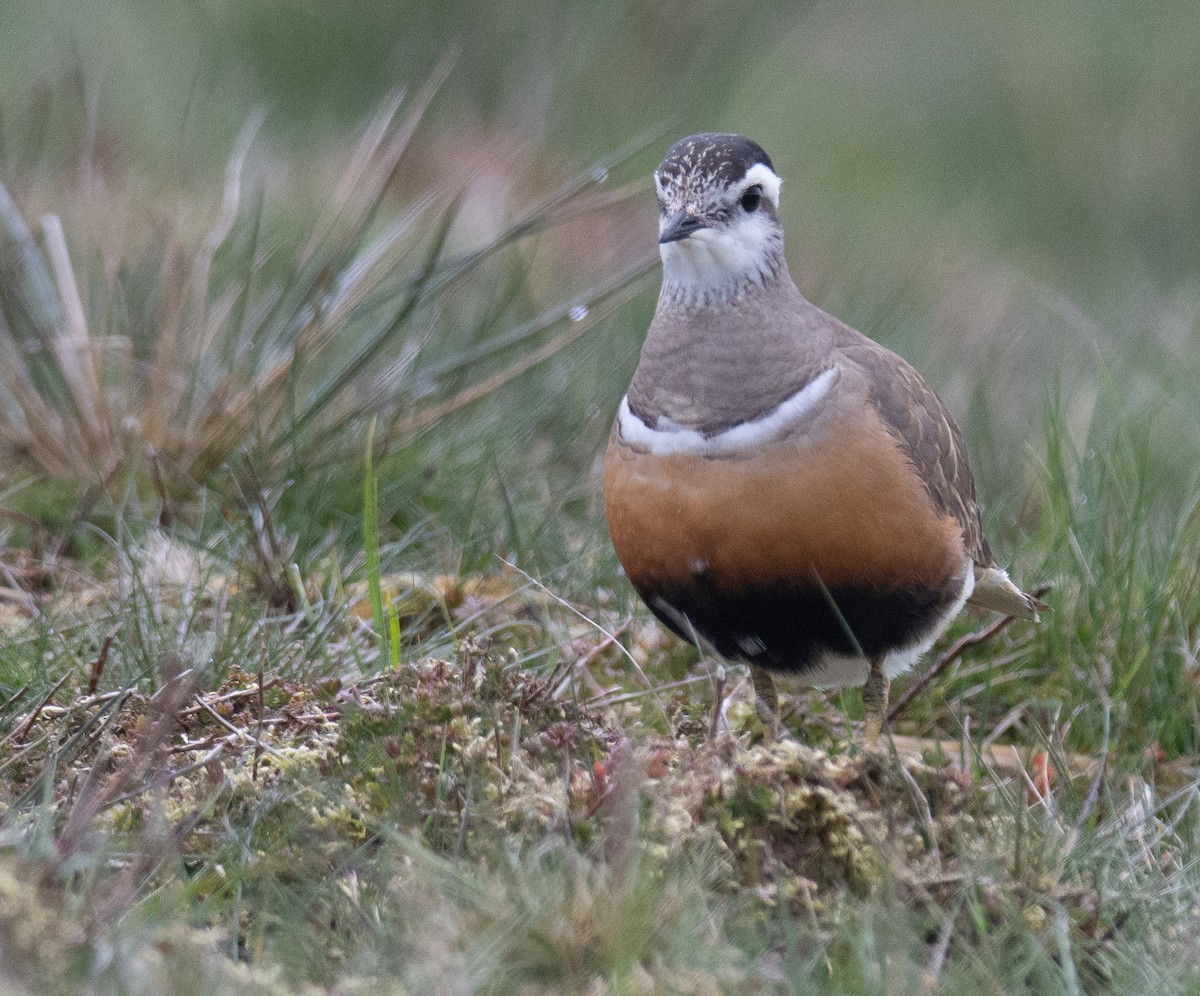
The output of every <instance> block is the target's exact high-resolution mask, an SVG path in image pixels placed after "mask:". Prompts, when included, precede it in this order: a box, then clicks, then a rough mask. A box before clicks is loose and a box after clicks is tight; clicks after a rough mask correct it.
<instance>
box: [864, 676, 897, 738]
mask: <svg viewBox="0 0 1200 996" xmlns="http://www.w3.org/2000/svg"><path fill="white" fill-rule="evenodd" d="M870 666H871V669H870V671H868V672H867V683H866V684H865V685H863V690H862V697H863V709H864V710H865V711H866V714H867V722H866V729H865V730H864V731H863V742H864V743H865V744H866V746H867V747H868V748H873V747H874V746H875V744H876V742H877V741H878V740H879V734H880V733H882V732H883V722H884V720H885V719H886V718H887V707H888V686H889V685H890V684H891V683H890V682H889V681H888V676H887V672H886V671H885V670H884V669H883V658H882V657H872V658H871V665H870Z"/></svg>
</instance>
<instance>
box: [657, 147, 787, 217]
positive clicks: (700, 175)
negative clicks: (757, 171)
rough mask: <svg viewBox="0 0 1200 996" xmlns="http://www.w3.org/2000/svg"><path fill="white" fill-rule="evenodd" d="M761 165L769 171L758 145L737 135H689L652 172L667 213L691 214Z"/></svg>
mask: <svg viewBox="0 0 1200 996" xmlns="http://www.w3.org/2000/svg"><path fill="white" fill-rule="evenodd" d="M757 163H763V164H764V165H766V166H767V167H768V168H769V169H771V170H772V171H773V170H774V167H773V166H772V165H771V159H770V157H769V156H768V155H767V154H766V152H764V151H763V148H762V146H760V145H759V144H758V143H757V142H752V141H751V140H750V139H748V138H743V137H742V136H741V135H693V136H691V137H690V138H685V139H683V140H682V141H679V142H676V143H675V144H674V145H673V146H671V148H670V149H669V150H668V152H667V155H666V158H665V159H663V161H662V164H661V165H660V166H659V167H658V169H657V170H655V172H654V183H655V186H656V187H657V188H658V196H659V199H660V200H661V201H662V202H663V205H664V206H665V207H666V208H667V209H668V210H671V211H679V210H689V211H695V210H696V209H698V208H702V207H703V206H705V205H711V204H712V203H713V201H714V200H715V199H717V198H718V197H719V196H720V195H721V194H723V193H724V192H725V191H727V190H729V188H730V187H732V186H733V185H735V184H736V183H738V182H739V181H741V180H742V178H743V177H745V175H746V172H747V170H749V169H750V168H751V167H752V166H754V165H755V164H757Z"/></svg>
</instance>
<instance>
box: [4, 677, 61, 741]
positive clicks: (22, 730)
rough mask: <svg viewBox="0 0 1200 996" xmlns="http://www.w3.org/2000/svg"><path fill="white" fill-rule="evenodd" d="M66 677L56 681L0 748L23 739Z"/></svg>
mask: <svg viewBox="0 0 1200 996" xmlns="http://www.w3.org/2000/svg"><path fill="white" fill-rule="evenodd" d="M68 677H70V675H66V674H64V675H63V676H62V677H61V678H59V679H58V682H57V683H56V684H55V686H54V687H53V688H51V689H50V691H49V692H48V693H47V694H46V697H45V698H43V699H42V701H41V702H39V703H38V705H37V708H36V709H34V710H33V712H31V713H30V714H29V718H28V719H26V720H25V722H24V723H22V724H21V725H20V726H19V727H18V728H17V729H15V730H13V732H12V733H10V734H9V735H8V736H7V737H5V738H4V740H2V741H0V746H2V745H3V744H7V743H10V742H12V741H20V740H23V739H24V738H25V734H27V733H28V732H29V731H30V730H31V729H32V728H33V724H34V723H36V722H37V721H38V717H39V716H40V715H41V714H42V710H43V709H45V708H46V706H48V705H49V704H50V702H51V700H53V698H54V696H55V695H57V694H58V690H59V689H60V688H62V686H63V685H64V684H66V681H67V678H68Z"/></svg>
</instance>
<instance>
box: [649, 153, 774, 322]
mask: <svg viewBox="0 0 1200 996" xmlns="http://www.w3.org/2000/svg"><path fill="white" fill-rule="evenodd" d="M782 183H783V181H782V180H781V179H780V178H779V176H778V175H777V174H776V173H775V169H774V167H773V166H772V165H771V159H770V157H769V156H768V155H767V154H766V152H764V151H763V148H762V146H760V145H759V144H758V143H756V142H752V141H751V140H750V139H748V138H743V137H742V136H741V135H722V134H703V135H692V136H691V137H690V138H685V139H682V140H681V141H679V142H676V143H675V144H674V145H673V146H671V148H670V150H669V151H668V152H667V155H666V158H665V159H663V161H662V164H661V165H660V166H659V167H658V169H657V170H655V172H654V185H655V188H656V189H657V191H658V209H659V217H658V241H659V252H660V254H661V256H662V261H663V290H664V294H666V296H667V297H668V298H677V299H679V300H682V301H685V302H695V303H703V302H715V301H717V300H721V299H729V298H732V297H736V296H737V295H739V294H740V293H742V292H744V291H745V290H746V289H748V288H750V287H753V286H755V285H757V284H761V283H762V282H763V281H765V280H766V279H767V278H768V277H770V276H773V275H774V274H775V273H777V272H778V271H779V269H780V268H781V267H782V265H783V229H782V228H781V227H780V225H779V217H778V214H777V213H776V212H777V209H778V207H779V189H780V187H781V185H782Z"/></svg>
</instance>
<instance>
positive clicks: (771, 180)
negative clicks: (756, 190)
mask: <svg viewBox="0 0 1200 996" xmlns="http://www.w3.org/2000/svg"><path fill="white" fill-rule="evenodd" d="M756 183H757V184H758V185H759V186H760V187H762V189H763V194H764V195H765V196H766V198H767V200H769V201H770V202H771V203H772V204H774V205H775V206H776V207H779V191H780V188H781V187H782V186H783V180H782V179H781V178H780V177H779V176H778V174H776V173H775V171H774V170H772V169H771V167H770V166H768V165H767V164H766V163H755V164H754V165H753V166H751V167H750V168H749V169H748V170H746V178H745V179H744V180H743V181H742V189H743V190H745V189H746V188H748V187H752V186H754V184H756Z"/></svg>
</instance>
